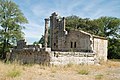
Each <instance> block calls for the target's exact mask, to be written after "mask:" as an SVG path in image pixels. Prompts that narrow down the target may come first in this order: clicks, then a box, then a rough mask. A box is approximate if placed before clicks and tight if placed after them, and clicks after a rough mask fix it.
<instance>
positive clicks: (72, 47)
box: [58, 30, 92, 52]
mask: <svg viewBox="0 0 120 80" xmlns="http://www.w3.org/2000/svg"><path fill="white" fill-rule="evenodd" d="M58 44H59V45H58V48H59V50H61V51H75V52H76V51H77V52H78V51H79V52H80V51H84V52H90V51H92V47H91V44H92V42H91V40H90V36H89V35H87V34H83V33H82V32H80V31H75V30H70V31H69V32H68V34H67V35H64V37H60V38H58Z"/></svg>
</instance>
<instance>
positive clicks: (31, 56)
mask: <svg viewBox="0 0 120 80" xmlns="http://www.w3.org/2000/svg"><path fill="white" fill-rule="evenodd" d="M10 60H11V61H18V62H19V63H21V64H29V63H37V64H46V65H49V64H51V65H67V64H69V63H72V64H96V56H95V54H94V53H85V52H55V51H52V52H46V51H42V50H41V51H35V50H34V49H24V50H23V49H16V50H14V51H13V52H12V54H11V57H10Z"/></svg>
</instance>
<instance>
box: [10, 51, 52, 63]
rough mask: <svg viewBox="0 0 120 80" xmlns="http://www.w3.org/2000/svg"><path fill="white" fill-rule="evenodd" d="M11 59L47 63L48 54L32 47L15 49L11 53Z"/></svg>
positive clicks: (48, 60)
mask: <svg viewBox="0 0 120 80" xmlns="http://www.w3.org/2000/svg"><path fill="white" fill-rule="evenodd" d="M10 60H11V61H15V60H16V61H18V62H20V63H23V64H26V63H38V64H49V62H50V55H49V53H48V52H45V51H36V50H34V49H15V50H13V51H12V53H11V58H10Z"/></svg>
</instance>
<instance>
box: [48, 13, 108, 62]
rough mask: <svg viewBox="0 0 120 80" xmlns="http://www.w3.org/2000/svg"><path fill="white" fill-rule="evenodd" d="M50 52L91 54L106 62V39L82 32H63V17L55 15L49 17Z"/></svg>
mask: <svg viewBox="0 0 120 80" xmlns="http://www.w3.org/2000/svg"><path fill="white" fill-rule="evenodd" d="M50 30H51V33H50V35H51V38H50V39H51V40H50V42H51V50H52V51H62V52H66V51H67V52H70V51H73V52H88V53H89V52H92V53H95V54H96V55H97V57H99V58H102V59H104V60H105V61H106V60H107V43H108V41H107V39H106V38H104V37H100V36H95V35H92V34H90V33H87V32H84V31H82V30H69V31H66V30H65V17H63V18H62V19H59V18H58V14H57V13H55V12H54V13H53V14H52V15H51V16H50Z"/></svg>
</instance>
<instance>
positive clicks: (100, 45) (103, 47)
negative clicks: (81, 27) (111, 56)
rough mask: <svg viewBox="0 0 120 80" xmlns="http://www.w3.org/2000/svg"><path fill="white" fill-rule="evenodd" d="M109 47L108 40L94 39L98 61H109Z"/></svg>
mask: <svg viewBox="0 0 120 80" xmlns="http://www.w3.org/2000/svg"><path fill="white" fill-rule="evenodd" d="M107 45H108V40H106V39H101V38H94V52H95V53H96V56H97V58H98V59H101V60H104V61H106V60H107Z"/></svg>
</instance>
